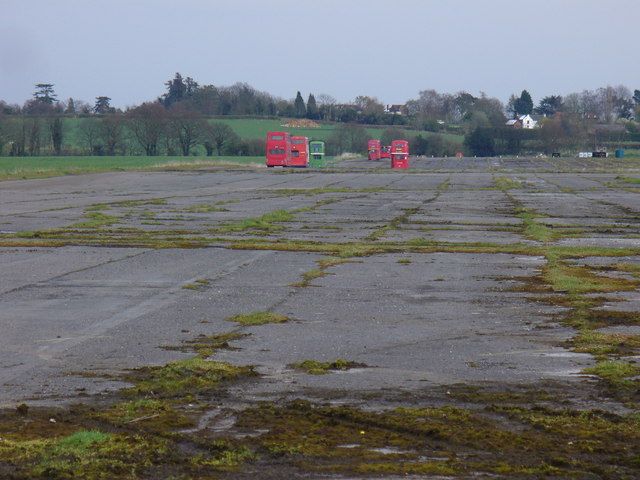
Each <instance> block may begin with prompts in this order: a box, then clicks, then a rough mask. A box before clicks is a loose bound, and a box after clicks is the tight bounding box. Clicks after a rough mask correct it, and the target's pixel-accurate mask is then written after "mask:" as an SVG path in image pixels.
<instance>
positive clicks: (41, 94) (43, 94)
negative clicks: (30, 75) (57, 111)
mask: <svg viewBox="0 0 640 480" xmlns="http://www.w3.org/2000/svg"><path fill="white" fill-rule="evenodd" d="M33 97H34V98H35V99H36V101H37V102H40V103H46V104H47V105H53V102H55V101H57V100H58V99H57V98H56V94H55V92H54V91H53V83H37V84H36V91H35V92H33Z"/></svg>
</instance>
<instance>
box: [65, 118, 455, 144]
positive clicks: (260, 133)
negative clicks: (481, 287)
mask: <svg viewBox="0 0 640 480" xmlns="http://www.w3.org/2000/svg"><path fill="white" fill-rule="evenodd" d="M87 121H96V120H95V119H86V118H66V119H65V121H64V122H65V137H64V145H66V146H68V147H72V148H82V145H83V144H84V140H83V134H82V131H81V128H80V126H81V124H82V123H83V122H87ZM289 121H290V120H288V119H285V118H282V119H277V120H274V119H258V118H214V119H210V120H209V122H219V123H224V124H226V125H229V126H230V127H231V128H232V129H233V131H234V132H236V133H237V134H238V135H239V136H240V137H241V138H243V139H252V138H253V139H255V138H259V139H263V138H265V137H266V135H267V132H270V131H280V130H286V131H288V132H290V133H291V134H292V135H302V136H305V137H309V139H310V140H324V141H326V140H327V139H328V138H329V137H330V136H331V134H332V133H333V131H334V130H335V129H336V127H337V126H338V125H341V124H334V123H324V124H320V127H318V128H290V127H283V126H282V125H283V124H286V123H288V122H289ZM385 128H387V127H375V126H368V127H366V130H367V132H368V134H369V136H370V137H371V138H380V137H381V135H382V132H383V131H384V130H385ZM398 129H399V130H402V131H404V132H406V134H407V136H409V137H413V136H416V135H418V134H420V135H422V136H423V137H427V136H430V135H439V136H441V137H442V138H443V139H444V140H448V141H451V142H456V143H462V141H463V140H464V136H463V135H455V134H450V133H437V134H436V133H431V132H424V131H419V130H411V129H406V128H404V129H403V128H401V127H400V126H399V127H398Z"/></svg>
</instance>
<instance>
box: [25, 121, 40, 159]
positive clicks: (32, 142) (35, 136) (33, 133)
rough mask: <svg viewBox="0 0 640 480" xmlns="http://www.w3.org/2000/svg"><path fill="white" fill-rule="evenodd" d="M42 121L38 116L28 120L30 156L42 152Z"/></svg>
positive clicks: (28, 148) (28, 149)
mask: <svg viewBox="0 0 640 480" xmlns="http://www.w3.org/2000/svg"><path fill="white" fill-rule="evenodd" d="M40 130H41V121H40V119H39V118H38V117H31V118H29V119H28V120H27V151H28V152H29V155H30V156H32V157H33V156H36V155H39V154H40V142H41V136H40Z"/></svg>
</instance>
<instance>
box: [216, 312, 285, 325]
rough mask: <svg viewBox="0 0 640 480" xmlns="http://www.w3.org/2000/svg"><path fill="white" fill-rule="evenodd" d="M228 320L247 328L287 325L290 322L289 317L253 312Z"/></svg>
mask: <svg viewBox="0 0 640 480" xmlns="http://www.w3.org/2000/svg"><path fill="white" fill-rule="evenodd" d="M227 320H228V321H230V322H236V323H239V324H241V325H245V326H254V325H265V324H267V323H285V322H288V321H289V317H287V316H285V315H281V314H279V313H273V312H251V313H241V314H238V315H234V316H233V317H229V318H227Z"/></svg>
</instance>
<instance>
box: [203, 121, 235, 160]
mask: <svg viewBox="0 0 640 480" xmlns="http://www.w3.org/2000/svg"><path fill="white" fill-rule="evenodd" d="M202 138H203V139H204V148H205V149H206V150H207V155H208V156H211V155H212V154H213V147H214V146H215V148H216V151H217V153H218V155H222V149H223V147H225V146H227V145H231V144H234V143H236V142H237V141H238V140H239V137H238V135H237V134H236V132H234V131H233V129H232V128H231V127H230V126H229V125H227V124H225V123H220V122H215V123H212V124H209V125H207V126H206V128H205V130H204V132H203V135H202Z"/></svg>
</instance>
